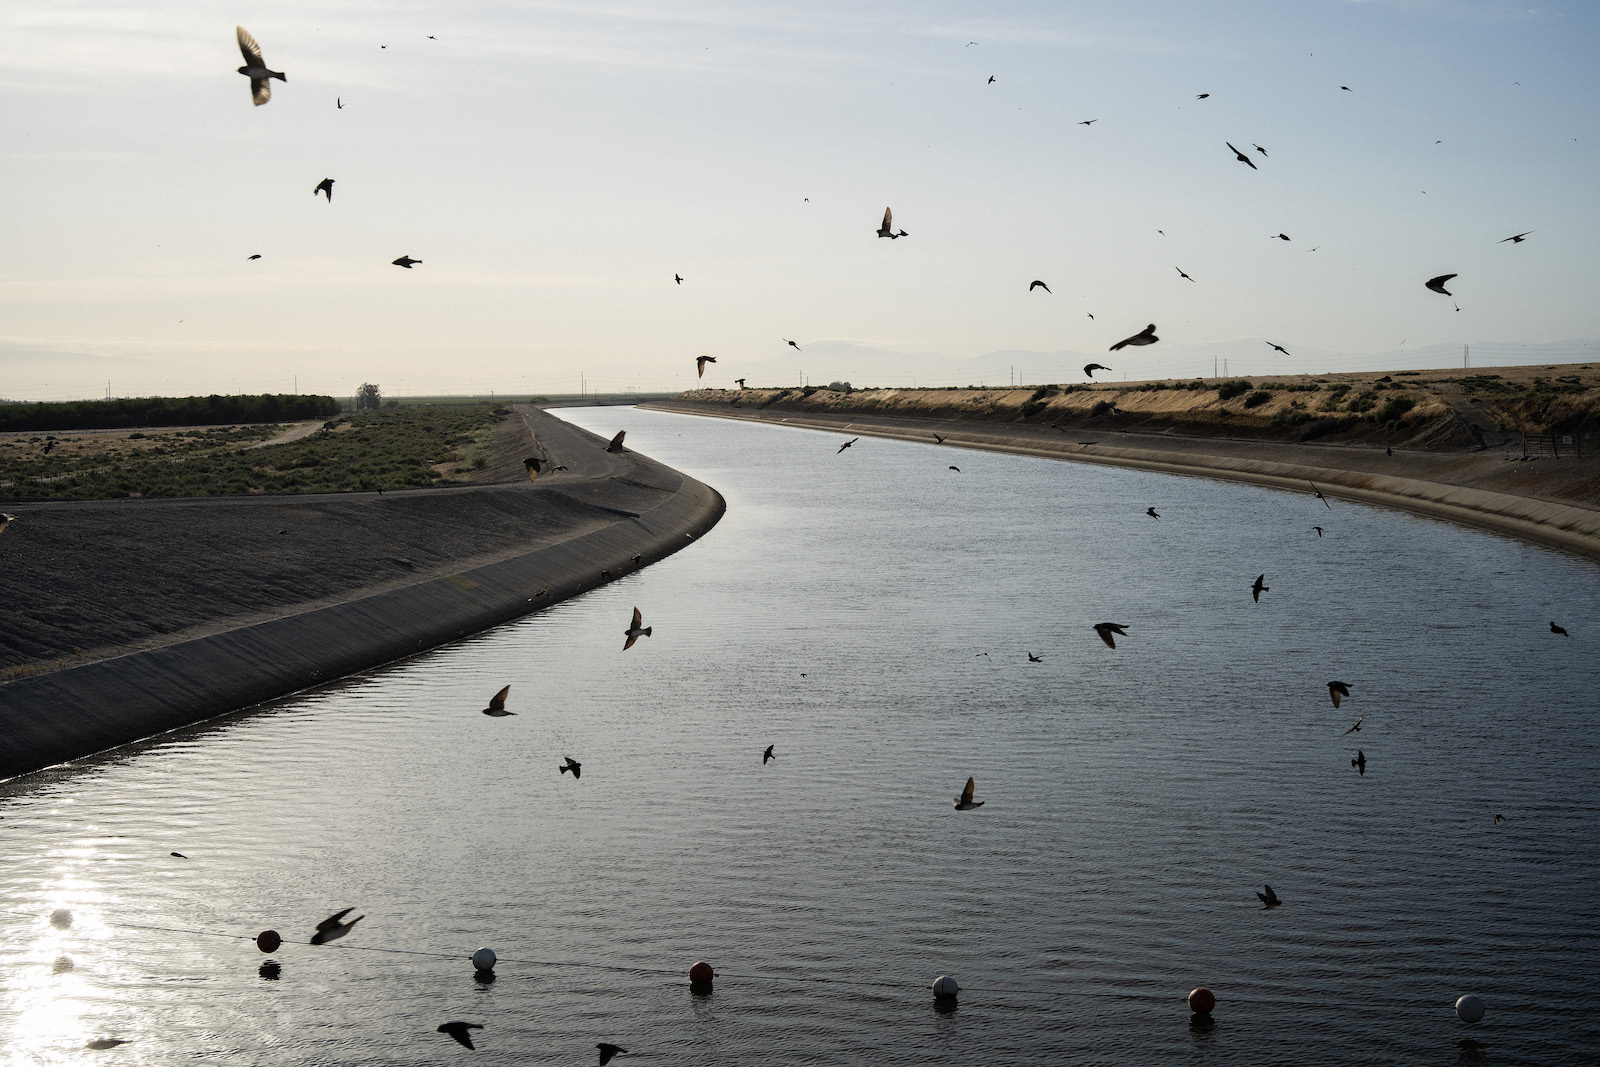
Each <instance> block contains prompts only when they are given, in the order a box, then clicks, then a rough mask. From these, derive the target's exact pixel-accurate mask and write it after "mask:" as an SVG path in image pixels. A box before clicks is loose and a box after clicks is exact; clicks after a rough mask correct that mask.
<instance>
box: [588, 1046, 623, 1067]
mask: <svg viewBox="0 0 1600 1067" xmlns="http://www.w3.org/2000/svg"><path fill="white" fill-rule="evenodd" d="M595 1048H597V1049H599V1050H600V1067H606V1064H608V1063H610V1062H611V1057H613V1056H615V1055H617V1054H618V1053H622V1052H627V1051H628V1050H627V1049H625V1048H623V1047H622V1046H621V1045H613V1044H612V1043H611V1042H609V1041H602V1042H600V1043H599V1044H597V1045H595Z"/></svg>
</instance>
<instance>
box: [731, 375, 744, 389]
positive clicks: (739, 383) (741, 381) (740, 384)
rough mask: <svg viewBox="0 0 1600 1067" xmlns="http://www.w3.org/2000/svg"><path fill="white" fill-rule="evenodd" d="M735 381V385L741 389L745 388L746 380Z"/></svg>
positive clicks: (737, 379)
mask: <svg viewBox="0 0 1600 1067" xmlns="http://www.w3.org/2000/svg"><path fill="white" fill-rule="evenodd" d="M733 381H734V384H736V385H738V387H739V388H740V389H743V388H744V379H743V378H735V379H734V380H733Z"/></svg>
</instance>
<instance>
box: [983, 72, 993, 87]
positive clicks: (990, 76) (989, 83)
mask: <svg viewBox="0 0 1600 1067" xmlns="http://www.w3.org/2000/svg"><path fill="white" fill-rule="evenodd" d="M984 84H986V85H993V84H994V75H993V74H991V75H989V80H988V81H987V82H985V83H984Z"/></svg>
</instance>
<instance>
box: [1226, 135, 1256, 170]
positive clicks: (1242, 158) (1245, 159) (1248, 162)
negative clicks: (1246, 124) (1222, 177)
mask: <svg viewBox="0 0 1600 1067" xmlns="http://www.w3.org/2000/svg"><path fill="white" fill-rule="evenodd" d="M1222 143H1223V144H1226V145H1228V147H1229V148H1233V145H1231V144H1228V142H1227V141H1223V142H1222ZM1233 158H1234V159H1237V160H1238V161H1239V162H1240V163H1243V164H1244V165H1245V166H1247V167H1249V168H1250V169H1251V170H1260V169H1261V168H1260V167H1258V166H1256V163H1255V160H1253V159H1251V158H1250V157H1249V156H1247V155H1245V154H1244V153H1243V152H1241V151H1239V150H1238V149H1237V148H1233Z"/></svg>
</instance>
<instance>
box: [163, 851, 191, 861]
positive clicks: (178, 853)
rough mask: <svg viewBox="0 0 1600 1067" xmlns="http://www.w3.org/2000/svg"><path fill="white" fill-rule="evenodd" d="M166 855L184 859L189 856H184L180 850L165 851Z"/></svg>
mask: <svg viewBox="0 0 1600 1067" xmlns="http://www.w3.org/2000/svg"><path fill="white" fill-rule="evenodd" d="M167 855H169V856H176V857H177V858H178V859H180V860H186V859H188V858H189V857H188V856H185V855H184V854H183V853H182V852H169V853H167Z"/></svg>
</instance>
